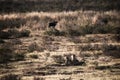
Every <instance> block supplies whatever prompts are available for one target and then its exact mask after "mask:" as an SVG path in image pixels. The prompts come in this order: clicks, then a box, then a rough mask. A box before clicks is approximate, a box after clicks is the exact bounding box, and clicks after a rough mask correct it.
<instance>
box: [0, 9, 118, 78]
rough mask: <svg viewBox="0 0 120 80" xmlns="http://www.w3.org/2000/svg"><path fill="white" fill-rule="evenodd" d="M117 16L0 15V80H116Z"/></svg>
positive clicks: (85, 13)
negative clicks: (52, 23)
mask: <svg viewBox="0 0 120 80" xmlns="http://www.w3.org/2000/svg"><path fill="white" fill-rule="evenodd" d="M119 14H120V12H119V11H104V12H103V11H92V10H88V11H81V10H78V11H63V12H26V13H9V14H7V13H4V14H0V80H120V26H119V24H120V16H119ZM54 21H57V22H58V23H57V25H56V26H55V28H49V23H50V22H54Z"/></svg>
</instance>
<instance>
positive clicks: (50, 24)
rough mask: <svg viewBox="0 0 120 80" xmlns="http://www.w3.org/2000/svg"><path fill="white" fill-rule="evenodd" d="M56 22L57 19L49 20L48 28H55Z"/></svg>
mask: <svg viewBox="0 0 120 80" xmlns="http://www.w3.org/2000/svg"><path fill="white" fill-rule="evenodd" d="M57 23H58V22H57V21H53V22H50V23H49V26H48V27H49V28H55V26H56V25H57Z"/></svg>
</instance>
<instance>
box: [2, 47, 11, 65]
mask: <svg viewBox="0 0 120 80" xmlns="http://www.w3.org/2000/svg"><path fill="white" fill-rule="evenodd" d="M11 52H12V51H11V50H10V49H6V48H0V63H6V62H8V61H10V60H11V59H12V58H13V54H11Z"/></svg>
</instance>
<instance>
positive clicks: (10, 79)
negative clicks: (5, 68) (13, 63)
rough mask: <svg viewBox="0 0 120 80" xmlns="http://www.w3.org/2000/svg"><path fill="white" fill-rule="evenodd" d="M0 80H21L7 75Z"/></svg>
mask: <svg viewBox="0 0 120 80" xmlns="http://www.w3.org/2000/svg"><path fill="white" fill-rule="evenodd" d="M0 80H21V78H20V76H19V75H16V74H7V75H5V76H2V77H1V78H0Z"/></svg>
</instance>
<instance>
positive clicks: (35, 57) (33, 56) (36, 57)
mask: <svg viewBox="0 0 120 80" xmlns="http://www.w3.org/2000/svg"><path fill="white" fill-rule="evenodd" d="M30 57H31V58H34V59H38V58H39V57H38V55H35V54H33V55H30Z"/></svg>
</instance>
